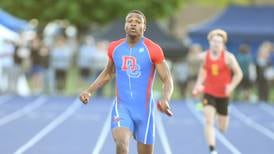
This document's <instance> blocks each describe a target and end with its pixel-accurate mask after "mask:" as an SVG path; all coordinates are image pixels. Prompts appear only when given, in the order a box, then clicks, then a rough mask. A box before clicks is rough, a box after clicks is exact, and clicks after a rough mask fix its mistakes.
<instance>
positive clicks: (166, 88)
mask: <svg viewBox="0 0 274 154" xmlns="http://www.w3.org/2000/svg"><path fill="white" fill-rule="evenodd" d="M156 70H157V72H158V73H159V76H160V79H161V80H162V82H163V94H162V99H161V101H160V102H161V107H162V108H163V109H164V110H166V109H167V108H169V106H168V101H169V100H170V98H171V95H172V93H173V79H172V76H171V72H170V70H169V68H168V65H167V63H166V61H165V60H164V61H163V62H161V63H159V64H156Z"/></svg>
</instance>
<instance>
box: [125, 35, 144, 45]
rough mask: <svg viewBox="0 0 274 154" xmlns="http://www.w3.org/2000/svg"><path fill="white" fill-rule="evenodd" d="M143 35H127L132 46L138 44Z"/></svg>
mask: <svg viewBox="0 0 274 154" xmlns="http://www.w3.org/2000/svg"><path fill="white" fill-rule="evenodd" d="M142 37H143V36H129V35H127V36H126V39H127V43H128V45H129V46H130V47H133V46H134V45H135V44H137V43H138V42H139V41H140V40H141V39H142Z"/></svg>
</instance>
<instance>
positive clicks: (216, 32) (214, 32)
mask: <svg viewBox="0 0 274 154" xmlns="http://www.w3.org/2000/svg"><path fill="white" fill-rule="evenodd" d="M215 35H217V36H221V37H222V38H223V40H224V43H226V42H227V33H226V32H225V31H224V30H222V29H214V30H212V31H210V32H209V33H208V35H207V39H208V40H211V38H212V37H213V36H215Z"/></svg>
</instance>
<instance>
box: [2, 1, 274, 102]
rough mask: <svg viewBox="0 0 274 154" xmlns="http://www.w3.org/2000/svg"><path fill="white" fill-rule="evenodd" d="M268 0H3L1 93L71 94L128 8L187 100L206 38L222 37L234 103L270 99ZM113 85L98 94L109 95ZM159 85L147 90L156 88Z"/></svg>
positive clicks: (117, 32)
mask: <svg viewBox="0 0 274 154" xmlns="http://www.w3.org/2000/svg"><path fill="white" fill-rule="evenodd" d="M273 5H274V1H273V0H220V1H214V0H191V1H190V0H184V1H183V0H171V1H163V2H162V1H161V2H160V1H155V0H149V1H147V0H140V1H129V0H117V1H113V0H101V1H97V0H81V1H74V0H69V1H67V0H58V1H48V0H40V1H35V0H25V1H19V0H9V1H4V0H2V1H1V2H0V6H1V9H0V59H1V60H0V80H1V84H0V92H1V94H16V95H17V94H18V95H24V96H25V95H39V94H47V95H78V94H79V92H80V91H81V90H83V89H84V88H86V87H87V86H88V85H89V84H90V83H91V82H92V81H93V80H94V79H95V78H96V77H97V76H98V74H99V73H100V72H101V71H102V69H103V68H104V65H105V64H106V61H107V56H106V49H107V46H108V43H109V42H110V41H113V40H116V39H119V38H122V37H124V36H125V34H124V30H123V25H124V18H125V15H126V14H127V13H128V11H130V10H132V9H140V10H141V11H143V12H144V13H145V15H146V16H147V18H148V30H147V32H146V33H145V36H146V37H149V38H151V39H152V40H154V41H155V42H157V43H159V44H160V45H161V46H162V48H163V49H164V52H165V56H166V57H167V59H168V61H169V64H170V67H171V70H172V72H173V77H174V79H175V82H176V84H175V85H176V90H175V94H174V96H173V97H174V99H182V98H186V97H190V91H191V89H192V86H193V83H194V81H195V79H196V76H197V72H198V67H199V65H200V64H199V61H197V60H196V55H197V54H199V52H202V51H204V50H206V49H207V47H208V43H207V39H206V34H207V33H208V32H209V31H210V30H212V29H214V28H222V29H224V30H226V31H227V32H228V35H229V41H228V44H227V48H228V50H229V51H231V52H232V53H234V54H235V56H236V57H237V59H238V61H239V63H240V66H241V68H242V70H243V72H244V80H243V81H242V83H241V85H240V87H239V88H238V91H239V93H238V92H236V93H235V95H234V97H233V98H234V99H240V100H248V101H250V102H258V101H266V102H268V101H269V102H273V100H274V91H273V88H272V87H273V86H272V84H273V80H274V69H273V66H274V48H273V41H274V28H273V27H274V20H272V17H273V15H274V6H273ZM113 85H114V84H113V82H112V83H110V84H108V85H107V86H106V87H104V88H102V89H100V90H99V91H98V93H97V94H96V95H97V96H98V97H113V96H114V92H113V90H112V88H111V87H112V86H113ZM158 85H159V82H158V80H157V81H156V85H155V86H154V87H155V89H156V91H157V90H159V89H158V87H160V86H158Z"/></svg>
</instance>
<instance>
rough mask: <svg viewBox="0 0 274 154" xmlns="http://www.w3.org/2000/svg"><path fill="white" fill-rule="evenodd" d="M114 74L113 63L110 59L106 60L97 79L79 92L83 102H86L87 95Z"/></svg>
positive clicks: (87, 99)
mask: <svg viewBox="0 0 274 154" xmlns="http://www.w3.org/2000/svg"><path fill="white" fill-rule="evenodd" d="M114 74H115V70H114V63H113V61H111V60H108V63H107V65H106V66H105V68H104V70H103V71H102V72H101V73H100V75H99V76H98V77H97V79H96V80H95V81H94V82H93V83H92V84H91V85H90V86H89V87H88V88H87V89H86V90H84V91H83V92H82V93H81V94H80V100H81V101H82V102H83V103H85V104H86V103H88V101H89V97H90V96H91V95H92V94H93V93H94V92H95V91H96V90H97V89H98V88H100V87H102V86H103V85H105V84H106V83H107V82H108V81H109V80H111V79H112V78H113V76H114Z"/></svg>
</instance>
